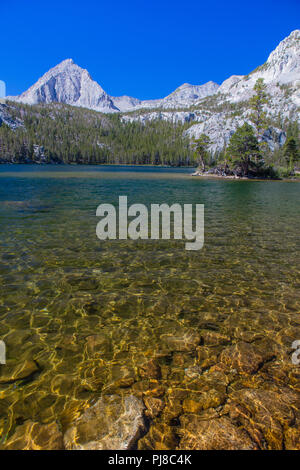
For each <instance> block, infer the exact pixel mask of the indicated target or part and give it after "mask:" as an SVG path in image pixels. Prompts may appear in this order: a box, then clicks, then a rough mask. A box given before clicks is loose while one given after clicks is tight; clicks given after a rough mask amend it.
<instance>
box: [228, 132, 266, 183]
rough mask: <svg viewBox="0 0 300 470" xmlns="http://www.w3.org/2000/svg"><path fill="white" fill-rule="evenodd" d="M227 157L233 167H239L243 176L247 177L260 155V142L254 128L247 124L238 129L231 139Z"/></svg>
mask: <svg viewBox="0 0 300 470" xmlns="http://www.w3.org/2000/svg"><path fill="white" fill-rule="evenodd" d="M227 155H228V159H229V161H230V162H231V163H232V165H233V167H235V168H236V167H239V168H240V169H241V173H242V176H247V175H248V173H249V168H250V166H251V165H255V162H256V159H257V156H258V155H259V145H258V140H257V138H256V136H255V134H254V130H253V127H252V126H250V125H249V124H248V123H245V124H244V125H243V126H241V127H238V128H237V130H236V132H235V133H234V134H233V136H232V137H231V139H230V142H229V145H228V148H227Z"/></svg>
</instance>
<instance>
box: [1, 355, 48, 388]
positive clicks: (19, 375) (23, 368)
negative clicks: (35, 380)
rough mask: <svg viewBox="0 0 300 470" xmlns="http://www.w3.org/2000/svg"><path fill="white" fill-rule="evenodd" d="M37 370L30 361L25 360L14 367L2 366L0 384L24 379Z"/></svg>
mask: <svg viewBox="0 0 300 470" xmlns="http://www.w3.org/2000/svg"><path fill="white" fill-rule="evenodd" d="M38 370H39V367H38V365H37V364H36V362H35V361H32V360H26V361H24V362H22V363H20V364H16V365H10V364H9V363H7V365H6V366H2V368H1V375H0V384H1V383H2V384H3V383H11V382H16V381H18V380H22V379H26V378H28V377H30V376H31V375H32V374H34V373H35V372H38Z"/></svg>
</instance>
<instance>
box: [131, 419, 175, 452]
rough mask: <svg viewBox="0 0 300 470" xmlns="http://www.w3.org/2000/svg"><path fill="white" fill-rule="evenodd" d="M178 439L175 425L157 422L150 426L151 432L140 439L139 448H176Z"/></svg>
mask: <svg viewBox="0 0 300 470" xmlns="http://www.w3.org/2000/svg"><path fill="white" fill-rule="evenodd" d="M177 444H178V439H177V437H176V435H175V433H174V427H172V426H168V425H167V424H165V423H157V424H155V425H153V426H151V427H150V429H149V432H148V433H147V434H146V435H145V436H144V437H143V438H142V439H140V440H139V442H138V449H139V450H174V449H176V447H177Z"/></svg>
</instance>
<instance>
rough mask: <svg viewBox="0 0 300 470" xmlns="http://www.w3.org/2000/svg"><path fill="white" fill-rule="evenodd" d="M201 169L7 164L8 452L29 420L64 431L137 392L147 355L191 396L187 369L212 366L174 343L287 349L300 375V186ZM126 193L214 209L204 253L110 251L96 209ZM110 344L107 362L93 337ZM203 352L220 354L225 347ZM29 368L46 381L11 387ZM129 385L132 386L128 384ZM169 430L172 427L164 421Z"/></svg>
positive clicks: (2, 387)
mask: <svg viewBox="0 0 300 470" xmlns="http://www.w3.org/2000/svg"><path fill="white" fill-rule="evenodd" d="M191 172H192V171H191V170H190V169H152V168H130V167H129V168H124V167H123V168H122V167H62V166H52V167H50V166H49V167H46V166H45V167H39V166H31V165H28V166H23V165H20V166H13V165H10V166H8V165H1V166H0V224H1V233H0V249H1V252H0V339H3V340H4V341H5V342H6V345H7V362H8V364H7V365H6V366H4V365H2V366H0V436H1V439H2V442H5V440H6V438H7V436H9V435H11V433H12V432H13V431H14V429H15V427H16V425H18V424H20V423H22V422H24V421H25V420H27V419H31V420H33V421H39V422H41V423H48V422H52V421H53V420H57V421H58V422H59V423H60V424H61V425H62V427H63V428H64V427H66V426H67V425H68V424H69V423H70V422H72V420H73V419H74V418H75V417H76V416H78V415H79V414H80V413H81V412H82V411H83V410H84V408H85V407H86V406H87V405H86V404H87V403H90V402H91V401H94V400H96V399H97V398H98V397H99V396H101V393H109V392H111V390H113V392H115V391H117V392H118V393H125V394H126V393H133V394H134V393H135V390H137V387H138V385H137V384H139V382H141V377H140V376H139V372H138V365H139V363H140V362H141V361H142V359H143V358H152V357H155V358H156V357H157V358H159V361H160V365H161V367H162V371H163V373H162V377H161V378H160V379H159V380H158V384H159V385H161V386H163V387H165V389H166V390H172V388H176V387H178V386H179V385H180V387H182V388H183V389H184V388H185V387H186V390H189V387H188V378H187V376H186V374H185V370H186V369H187V367H191V366H195V365H197V364H198V363H199V355H198V352H197V351H196V350H186V351H184V350H182V351H179V352H178V351H177V352H174V351H173V352H172V353H170V351H169V352H168V353H166V352H165V351H166V345H165V343H164V336H163V335H165V334H170V335H172V334H175V335H176V336H177V337H181V336H184V335H189V334H190V333H192V332H195V331H197V332H199V334H200V333H201V331H203V330H204V331H217V332H219V333H221V334H224V335H227V336H228V337H229V338H230V343H235V342H236V341H238V340H240V339H241V338H242V339H245V338H250V340H251V341H252V339H253V338H259V341H261V342H262V343H264V342H266V341H269V340H270V341H271V340H272V341H275V342H276V341H277V343H278V344H279V345H280V346H281V347H283V348H284V349H285V352H286V355H287V356H286V357H285V356H284V357H283V355H282V357H281V356H280V359H279V360H281V362H282V368H283V370H284V369H285V367H289V366H288V365H287V362H285V361H288V360H289V359H288V354H290V348H291V340H297V339H300V319H299V312H300V296H299V291H300V262H299V259H300V258H299V248H300V243H299V233H300V184H299V183H297V182H281V181H278V182H274V181H273V182H259V181H223V180H216V179H214V180H213V179H210V180H209V179H201V178H197V177H193V178H192V177H191V176H190V173H191ZM119 195H127V196H128V203H129V204H132V203H136V202H140V203H144V204H146V205H150V204H151V203H169V204H172V203H174V202H178V203H181V204H184V203H192V204H196V203H198V204H204V205H205V244H204V248H203V249H202V250H200V251H194V252H188V251H186V250H185V249H184V242H183V241H174V240H170V241H154V240H149V241H131V240H128V241H127V240H122V241H118V240H116V241H100V240H98V239H97V238H96V234H95V229H96V224H97V221H98V219H97V218H96V216H95V211H96V208H97V206H98V205H99V204H100V203H103V202H107V203H117V202H118V197H119ZM298 332H299V338H298V337H294V336H295V335H296V334H298ZM96 334H99V335H102V336H103V337H104V339H105V341H104V343H103V348H102V349H101V351H100V352H99V351H98V352H97V353H96V354H94V353H91V351H89V350H88V348H87V340H86V338H87V337H89V336H90V335H96ZM246 340H247V339H246ZM203 347H205V348H208V350H207V349H206V352H207V351H208V355H209V353H210V350H211V354H210V355H211V357H212V356H213V355H214V354H216V355H218V354H219V353H220V351H221V349H222V347H221V349H220V345H218V344H217V345H216V344H212V345H211V344H207V345H205V344H204V346H203ZM178 354H179V355H180V356H181V359H180V360H181V361H182V362H181V364H183V365H181V366H179V365H178V364H179V362H178V361H179V359H178ZM26 360H27V361H35V363H36V364H37V365H38V370H37V371H36V372H35V373H33V374H31V375H30V376H29V378H26V379H24V380H11V381H9V383H8V382H6V381H5V380H3V381H2V382H3V383H1V374H2V375H5V374H7V370H8V369H5V368H7V367H10V369H9V370H11V371H12V372H11V373H12V374H13V371H14V370H15V368H16V367H18V366H20V367H22V364H24V362H25V361H26ZM215 362H217V359H216V360H215ZM201 367H203V364H201ZM122 377H129V378H130V380H128V383H126V384H125V386H124V383H123V385H122V386H120V383H119V382H118V380H119V379H120V378H122ZM237 380H238V379H237ZM128 384H129V385H128ZM289 385H290V386H291V387H293V384H292V383H291V384H289ZM165 400H166V402H168V398H167V394H166V395H165ZM157 419H160V420H161V421H162V422H167V418H166V416H164V413H162V415H161V416H160V417H159V418H157ZM168 425H170V426H171V427H172V423H171V422H170V423H169V424H168Z"/></svg>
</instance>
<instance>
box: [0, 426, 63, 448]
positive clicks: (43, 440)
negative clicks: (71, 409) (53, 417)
mask: <svg viewBox="0 0 300 470" xmlns="http://www.w3.org/2000/svg"><path fill="white" fill-rule="evenodd" d="M2 448H3V449H4V450H61V449H63V435H62V433H61V432H60V431H59V428H58V425H57V424H56V423H50V424H40V423H35V422H33V421H26V422H25V423H24V424H22V425H21V426H18V427H17V428H16V431H15V433H14V434H13V435H12V436H11V438H10V439H8V441H7V442H6V444H5V445H3V447H2Z"/></svg>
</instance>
